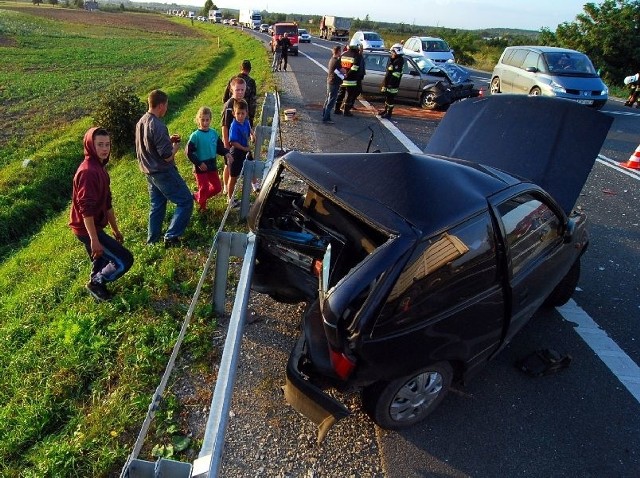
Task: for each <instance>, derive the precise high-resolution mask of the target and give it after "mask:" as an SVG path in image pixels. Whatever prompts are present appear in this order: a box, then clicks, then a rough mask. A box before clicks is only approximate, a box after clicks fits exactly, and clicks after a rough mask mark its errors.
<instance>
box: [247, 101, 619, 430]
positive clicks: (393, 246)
mask: <svg viewBox="0 0 640 478" xmlns="http://www.w3.org/2000/svg"><path fill="white" fill-rule="evenodd" d="M495 100H497V101H495ZM537 100H543V101H537ZM544 100H548V101H544ZM448 120H450V121H448ZM610 123H611V119H610V118H608V117H606V116H605V115H603V114H601V113H598V112H596V111H591V110H585V109H584V108H580V106H578V105H575V104H573V103H569V102H562V101H559V100H554V99H543V98H527V97H515V96H514V97H507V96H500V97H490V98H485V99H482V100H473V101H467V102H463V103H460V104H457V105H454V106H453V107H452V108H451V110H450V111H449V113H448V114H447V116H446V117H445V119H444V120H443V122H442V124H441V125H440V127H439V128H438V130H437V131H436V133H435V134H434V137H433V139H432V141H431V142H430V143H429V147H428V148H427V152H428V154H410V153H371V154H367V153H363V154H331V153H324V154H303V153H298V152H291V153H288V154H286V155H285V156H284V157H282V158H280V159H279V160H278V161H277V162H276V163H275V164H274V166H273V167H272V168H271V170H270V172H269V174H268V177H267V178H266V180H265V182H264V185H263V189H262V191H261V192H260V195H259V197H258V198H257V200H256V203H255V204H254V206H253V208H252V209H251V211H250V216H249V226H250V228H251V230H252V231H253V232H254V233H255V234H256V243H257V255H256V263H255V269H254V276H253V283H252V288H253V289H254V290H255V291H258V292H262V293H266V294H269V295H270V296H271V297H273V298H274V299H276V300H278V301H282V302H305V303H306V304H307V307H306V311H305V313H304V316H303V317H302V318H301V324H300V327H301V330H300V336H299V340H298V342H297V344H296V345H295V347H294V349H293V350H292V352H291V355H290V358H289V362H288V365H287V380H286V385H285V398H286V400H287V401H288V402H289V403H290V404H291V405H292V406H293V407H294V408H296V410H298V411H299V412H301V413H303V414H304V415H306V416H307V417H309V418H310V419H312V420H313V421H314V422H316V423H317V424H318V425H319V440H321V439H322V438H323V437H324V436H325V434H326V433H327V431H328V429H329V428H330V427H331V426H332V425H333V423H335V421H336V420H338V419H340V418H342V417H344V416H346V415H348V410H347V409H346V408H345V406H344V405H342V404H341V403H339V402H338V401H337V400H336V399H335V398H333V397H332V396H331V395H330V394H328V393H327V389H331V388H334V389H337V390H353V389H354V388H357V389H360V390H361V394H362V404H363V407H364V408H365V410H366V412H367V413H368V414H369V415H370V416H371V418H372V419H373V420H374V421H375V422H376V423H377V424H378V425H380V426H381V427H383V428H387V429H400V428H404V427H407V426H411V425H413V424H415V423H417V422H419V421H421V420H423V419H424V418H425V417H426V416H427V415H428V414H429V413H430V412H431V411H433V409H434V408H435V407H436V406H437V405H438V404H439V403H440V402H441V401H442V399H443V398H444V396H445V394H446V393H447V390H448V389H449V387H450V385H451V384H452V382H453V381H464V380H465V379H467V378H469V377H470V376H471V375H472V374H473V373H474V372H476V371H477V370H479V368H480V367H481V366H483V365H484V364H485V363H486V362H487V361H488V360H490V359H491V358H492V357H493V356H495V355H496V354H497V353H498V352H499V351H500V350H501V349H502V348H504V347H505V346H506V344H508V343H509V341H510V340H511V338H512V337H513V336H514V334H516V333H517V332H518V330H520V329H521V328H522V327H523V325H525V324H526V322H527V321H528V320H529V319H530V318H531V317H532V315H533V314H534V313H535V311H536V310H537V309H538V308H539V307H541V306H542V305H544V304H546V305H549V306H555V305H560V304H563V303H565V302H566V301H568V300H569V298H570V297H571V294H572V293H573V290H574V288H575V286H576V284H577V282H578V278H579V275H580V257H581V256H582V254H583V253H584V252H585V250H586V248H587V245H588V234H587V230H586V227H585V222H586V218H585V216H584V214H582V213H579V212H572V208H573V206H574V204H575V201H576V199H577V197H578V194H579V193H580V190H581V189H582V186H583V184H584V182H585V180H586V177H587V175H588V174H589V171H590V169H591V167H592V166H593V163H594V161H595V158H596V156H597V154H598V152H599V149H600V146H601V144H602V142H603V141H604V138H605V136H606V133H607V130H608V128H609V126H610ZM532 128H535V129H532ZM534 131H535V135H534V134H533V132H534ZM540 138H549V141H548V142H547V140H546V139H545V140H541V139H540ZM575 138H580V140H579V141H576V140H575ZM534 146H535V147H534ZM456 155H457V156H458V157H454V156H456ZM474 156H475V157H477V158H479V161H478V162H475V161H471V160H472V159H473V157H474ZM521 173H523V174H521ZM525 178H527V179H525Z"/></svg>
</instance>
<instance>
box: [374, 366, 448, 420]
mask: <svg viewBox="0 0 640 478" xmlns="http://www.w3.org/2000/svg"><path fill="white" fill-rule="evenodd" d="M452 379H453V370H452V368H451V365H449V363H447V362H440V363H436V364H433V365H429V366H428V367H425V368H423V369H421V370H418V371H417V372H415V373H413V374H411V375H408V376H406V377H402V378H399V379H396V380H392V381H391V382H377V383H374V384H373V385H370V386H368V387H366V388H365V389H364V390H363V391H362V405H363V407H364V409H365V411H366V412H367V414H368V415H369V416H370V417H371V418H372V420H373V421H374V422H376V423H377V424H378V425H379V426H380V427H382V428H386V429H389V430H400V429H402V428H407V427H410V426H412V425H415V424H416V423H418V422H420V421H422V420H424V419H425V418H426V417H427V416H428V415H429V414H430V413H431V412H432V411H433V410H435V408H436V407H437V406H438V405H439V404H440V402H441V401H442V400H443V399H444V397H445V395H446V394H447V392H448V391H449V387H450V386H451V381H452Z"/></svg>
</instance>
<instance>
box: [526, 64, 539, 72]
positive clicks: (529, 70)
mask: <svg viewBox="0 0 640 478" xmlns="http://www.w3.org/2000/svg"><path fill="white" fill-rule="evenodd" d="M524 71H528V72H529V73H537V72H538V69H537V68H536V67H535V66H528V67H526V68H525V69H524Z"/></svg>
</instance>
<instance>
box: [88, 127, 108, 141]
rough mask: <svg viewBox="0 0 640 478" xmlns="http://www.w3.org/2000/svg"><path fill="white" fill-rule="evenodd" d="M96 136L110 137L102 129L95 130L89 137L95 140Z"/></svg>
mask: <svg viewBox="0 0 640 478" xmlns="http://www.w3.org/2000/svg"><path fill="white" fill-rule="evenodd" d="M96 136H109V137H111V135H110V134H109V132H108V131H107V130H106V129H104V128H96V129H95V131H94V132H93V134H92V135H91V139H95V138H96Z"/></svg>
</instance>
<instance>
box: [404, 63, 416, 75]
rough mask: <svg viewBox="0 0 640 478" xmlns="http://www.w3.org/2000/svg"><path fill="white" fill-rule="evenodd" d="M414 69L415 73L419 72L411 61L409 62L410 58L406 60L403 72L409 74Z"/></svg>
mask: <svg viewBox="0 0 640 478" xmlns="http://www.w3.org/2000/svg"><path fill="white" fill-rule="evenodd" d="M412 71H413V72H414V73H417V71H416V69H415V68H414V67H413V65H412V64H411V62H409V61H408V60H405V61H404V64H403V65H402V74H403V75H409V74H410V73H411V72H412Z"/></svg>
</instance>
